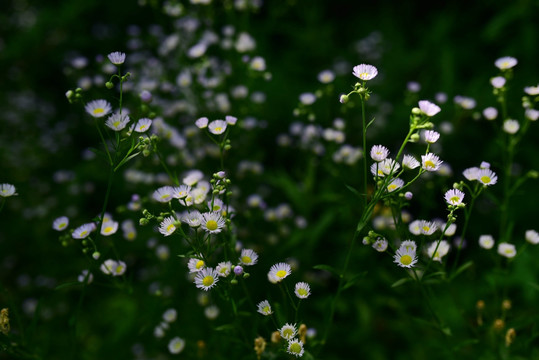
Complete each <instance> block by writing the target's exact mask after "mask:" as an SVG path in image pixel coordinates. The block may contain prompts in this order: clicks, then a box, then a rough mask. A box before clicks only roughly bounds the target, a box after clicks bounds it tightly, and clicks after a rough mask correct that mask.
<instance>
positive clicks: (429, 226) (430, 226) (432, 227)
mask: <svg viewBox="0 0 539 360" xmlns="http://www.w3.org/2000/svg"><path fill="white" fill-rule="evenodd" d="M419 227H420V229H421V234H423V235H432V234H433V233H434V232H435V231H436V230H438V225H436V223H435V222H432V221H427V220H421V224H420V225H419Z"/></svg>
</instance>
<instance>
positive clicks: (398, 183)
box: [387, 178, 404, 192]
mask: <svg viewBox="0 0 539 360" xmlns="http://www.w3.org/2000/svg"><path fill="white" fill-rule="evenodd" d="M403 186H404V180H402V179H399V178H395V179H393V180H391V182H390V183H389V185H388V186H387V191H388V192H393V191H395V190H397V189H400V188H401V187H403Z"/></svg>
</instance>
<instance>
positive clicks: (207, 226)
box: [201, 212, 225, 234]
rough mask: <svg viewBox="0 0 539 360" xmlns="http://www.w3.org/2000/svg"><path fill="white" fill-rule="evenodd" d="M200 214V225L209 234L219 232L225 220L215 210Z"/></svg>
mask: <svg viewBox="0 0 539 360" xmlns="http://www.w3.org/2000/svg"><path fill="white" fill-rule="evenodd" d="M201 216H202V221H201V226H202V228H203V229H204V230H205V231H207V232H208V233H210V234H217V233H220V232H221V230H222V229H223V227H224V226H225V220H224V219H223V218H222V217H221V215H219V214H218V213H216V212H206V213H203V214H202V215H201Z"/></svg>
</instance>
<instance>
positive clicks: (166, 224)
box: [159, 216, 176, 236]
mask: <svg viewBox="0 0 539 360" xmlns="http://www.w3.org/2000/svg"><path fill="white" fill-rule="evenodd" d="M175 222H176V218H175V217H174V216H168V217H166V218H164V219H163V221H162V222H161V224H159V232H160V233H161V234H163V235H165V236H169V235H172V234H173V233H174V231H176V225H174V223H175Z"/></svg>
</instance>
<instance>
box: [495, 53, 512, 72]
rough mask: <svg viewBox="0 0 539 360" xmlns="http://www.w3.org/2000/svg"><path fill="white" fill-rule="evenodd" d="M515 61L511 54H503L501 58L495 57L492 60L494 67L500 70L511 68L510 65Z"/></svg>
mask: <svg viewBox="0 0 539 360" xmlns="http://www.w3.org/2000/svg"><path fill="white" fill-rule="evenodd" d="M517 63H518V61H517V59H515V58H514V57H512V56H504V57H501V58H499V59H497V60H496V61H495V62H494V65H496V67H497V68H498V69H500V70H507V69H511V68H512V67H514V66H515V65H516V64H517Z"/></svg>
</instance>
